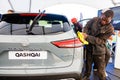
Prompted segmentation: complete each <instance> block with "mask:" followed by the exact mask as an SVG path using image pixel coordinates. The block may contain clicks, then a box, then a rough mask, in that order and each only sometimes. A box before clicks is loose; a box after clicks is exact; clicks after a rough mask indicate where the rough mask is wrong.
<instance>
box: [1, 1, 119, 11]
mask: <svg viewBox="0 0 120 80" xmlns="http://www.w3.org/2000/svg"><path fill="white" fill-rule="evenodd" d="M115 1H116V0H0V13H2V12H3V13H4V12H6V11H7V10H8V9H14V10H19V9H22V10H23V11H24V10H25V11H29V12H31V11H34V10H35V9H37V10H39V9H44V8H47V7H50V6H53V5H57V4H65V3H67V4H69V3H70V4H71V3H72V4H82V5H86V6H89V7H94V8H96V9H104V8H109V7H113V6H116V5H117V3H116V2H115Z"/></svg>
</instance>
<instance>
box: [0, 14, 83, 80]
mask: <svg viewBox="0 0 120 80" xmlns="http://www.w3.org/2000/svg"><path fill="white" fill-rule="evenodd" d="M0 37H1V39H0V80H2V79H3V80H4V79H11V78H12V79H14V78H17V79H25V80H26V79H29V80H30V79H32V78H33V79H41V80H43V79H45V80H53V79H65V78H74V79H76V80H80V79H81V73H82V68H83V46H82V43H81V42H80V41H79V39H78V38H77V36H76V34H75V32H74V30H73V28H72V27H71V25H70V24H69V22H68V20H67V18H66V17H65V16H63V15H58V14H48V13H13V14H3V15H2V18H1V22H0Z"/></svg>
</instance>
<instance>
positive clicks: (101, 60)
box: [84, 53, 106, 80]
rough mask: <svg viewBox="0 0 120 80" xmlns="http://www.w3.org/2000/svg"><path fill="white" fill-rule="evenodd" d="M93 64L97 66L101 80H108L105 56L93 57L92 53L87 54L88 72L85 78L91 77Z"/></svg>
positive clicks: (86, 71)
mask: <svg viewBox="0 0 120 80" xmlns="http://www.w3.org/2000/svg"><path fill="white" fill-rule="evenodd" d="M93 63H94V64H95V65H96V68H97V76H98V77H99V80H106V75H105V65H106V62H105V55H92V54H90V53H86V70H85V75H84V76H87V77H90V74H91V70H92V64H93Z"/></svg>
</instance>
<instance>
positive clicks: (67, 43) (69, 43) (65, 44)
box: [52, 38, 83, 48]
mask: <svg viewBox="0 0 120 80" xmlns="http://www.w3.org/2000/svg"><path fill="white" fill-rule="evenodd" d="M52 44H53V45H55V46H57V47H59V48H78V47H81V46H82V45H83V44H82V43H81V42H80V40H79V39H78V38H75V39H67V40H61V41H54V42H52Z"/></svg>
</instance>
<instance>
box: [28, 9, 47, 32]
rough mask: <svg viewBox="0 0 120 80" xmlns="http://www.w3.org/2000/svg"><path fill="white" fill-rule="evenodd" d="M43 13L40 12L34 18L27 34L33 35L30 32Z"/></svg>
mask: <svg viewBox="0 0 120 80" xmlns="http://www.w3.org/2000/svg"><path fill="white" fill-rule="evenodd" d="M44 13H45V10H43V11H42V12H39V14H38V15H37V16H36V17H35V18H34V20H33V22H32V24H31V26H30V28H29V29H28V30H27V31H26V32H27V34H33V33H32V32H31V31H32V29H33V27H34V25H35V24H36V22H37V21H38V20H40V19H41V18H42V16H43V14H44Z"/></svg>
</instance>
